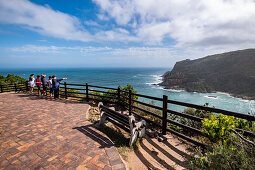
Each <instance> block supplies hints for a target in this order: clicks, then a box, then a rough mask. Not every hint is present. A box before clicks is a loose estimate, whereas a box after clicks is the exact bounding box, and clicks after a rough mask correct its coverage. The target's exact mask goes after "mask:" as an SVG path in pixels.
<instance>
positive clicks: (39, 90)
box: [35, 75, 42, 96]
mask: <svg viewBox="0 0 255 170" xmlns="http://www.w3.org/2000/svg"><path fill="white" fill-rule="evenodd" d="M35 82H36V87H37V88H38V95H39V96H41V86H42V82H41V80H40V76H39V75H37V78H36V81H35Z"/></svg>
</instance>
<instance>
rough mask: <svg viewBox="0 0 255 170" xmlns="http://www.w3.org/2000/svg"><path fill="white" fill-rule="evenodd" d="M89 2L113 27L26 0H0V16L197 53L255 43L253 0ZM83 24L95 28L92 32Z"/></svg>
mask: <svg viewBox="0 0 255 170" xmlns="http://www.w3.org/2000/svg"><path fill="white" fill-rule="evenodd" d="M93 2H95V3H96V4H97V5H98V7H99V8H100V9H99V10H98V11H99V13H98V14H96V15H97V16H98V19H100V20H102V22H105V23H106V24H107V23H108V22H110V24H113V26H112V28H111V29H109V30H105V28H102V27H98V23H96V22H95V21H92V20H87V21H81V20H80V19H79V18H77V17H74V16H71V15H69V14H66V13H63V12H60V11H56V10H54V9H51V8H50V7H48V6H41V5H36V4H35V3H32V2H30V1H28V0H0V22H2V23H8V24H19V25H23V26H24V27H25V28H28V29H30V30H33V31H36V32H38V33H40V34H43V35H48V36H52V37H57V38H62V39H67V40H78V41H83V42H88V41H89V42H91V41H94V42H104V43H105V42H106V43H107V42H108V41H119V42H122V43H129V42H137V43H141V44H146V45H147V44H150V45H152V44H153V45H163V46H166V45H168V42H171V43H170V44H169V46H170V47H175V48H176V49H177V51H178V50H179V49H182V51H190V52H191V51H193V52H194V53H196V54H197V52H196V50H198V52H200V53H199V54H204V51H205V54H211V53H217V52H222V51H228V50H236V49H242V48H250V47H254V45H255V27H254V25H255V1H254V0H122V1H119V0H93ZM112 21H115V22H114V23H112ZM87 27H97V29H96V30H93V31H94V33H93V34H92V33H90V32H89V31H88V30H89V29H87ZM173 42H174V43H175V44H174V43H173ZM31 50H33V48H31ZM35 50H40V49H35ZM41 50H42V51H47V50H48V51H50V52H51V51H54V50H53V49H46V50H44V49H41ZM56 51H58V50H56ZM115 52H116V51H115ZM199 56H200V55H199Z"/></svg>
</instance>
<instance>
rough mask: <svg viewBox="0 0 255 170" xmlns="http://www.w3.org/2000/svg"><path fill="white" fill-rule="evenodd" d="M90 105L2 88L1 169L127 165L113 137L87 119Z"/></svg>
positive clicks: (89, 167)
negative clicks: (16, 92) (4, 90)
mask: <svg viewBox="0 0 255 170" xmlns="http://www.w3.org/2000/svg"><path fill="white" fill-rule="evenodd" d="M88 109H89V105H88V104H84V103H78V102H74V101H68V100H57V101H55V100H50V99H45V98H39V97H37V96H29V95H27V94H15V93H4V94H0V130H3V133H2V134H1V135H0V169H22V170H25V169H79V170H80V169H125V166H124V164H123V162H122V160H121V159H120V156H119V154H118V151H117V149H116V148H115V147H114V146H113V143H112V142H111V141H110V140H109V139H108V138H107V137H106V136H105V135H104V134H103V133H102V132H100V131H98V130H96V129H95V128H94V126H93V125H92V124H91V123H90V122H88V121H86V114H87V113H88Z"/></svg>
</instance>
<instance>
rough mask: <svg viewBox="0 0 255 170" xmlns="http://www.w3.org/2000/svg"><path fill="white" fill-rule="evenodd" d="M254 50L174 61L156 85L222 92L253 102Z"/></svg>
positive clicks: (254, 88) (254, 89)
mask: <svg viewBox="0 0 255 170" xmlns="http://www.w3.org/2000/svg"><path fill="white" fill-rule="evenodd" d="M254 65H255V49H246V50H239V51H232V52H227V53H222V54H216V55H211V56H207V57H204V58H199V59H196V60H189V59H187V60H183V61H179V62H177V63H176V64H175V65H174V67H173V69H172V70H171V71H167V72H166V73H165V74H164V75H163V76H162V77H163V78H162V82H161V83H159V84H158V85H160V86H163V87H164V88H165V89H175V90H185V91H187V92H198V93H216V92H224V93H227V94H229V95H230V96H233V97H237V98H242V99H245V100H255V85H254V84H255V76H254V75H255V67H254Z"/></svg>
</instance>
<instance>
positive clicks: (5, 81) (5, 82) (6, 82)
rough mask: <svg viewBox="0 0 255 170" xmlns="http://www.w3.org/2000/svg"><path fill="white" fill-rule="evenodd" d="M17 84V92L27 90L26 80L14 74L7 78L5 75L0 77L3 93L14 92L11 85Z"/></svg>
mask: <svg viewBox="0 0 255 170" xmlns="http://www.w3.org/2000/svg"><path fill="white" fill-rule="evenodd" d="M14 83H16V84H17V85H16V87H17V90H24V89H25V84H26V79H24V78H22V77H20V76H16V75H13V74H8V75H7V76H6V77H5V76H3V75H0V85H1V86H2V88H3V91H5V92H8V91H11V90H13V89H12V88H14V87H11V86H10V84H14Z"/></svg>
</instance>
